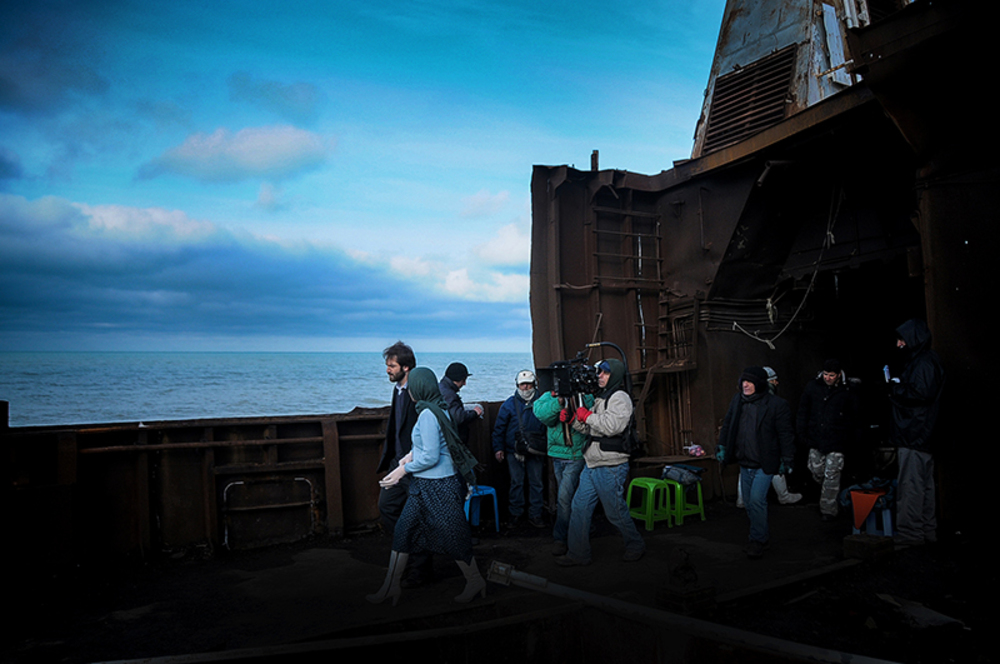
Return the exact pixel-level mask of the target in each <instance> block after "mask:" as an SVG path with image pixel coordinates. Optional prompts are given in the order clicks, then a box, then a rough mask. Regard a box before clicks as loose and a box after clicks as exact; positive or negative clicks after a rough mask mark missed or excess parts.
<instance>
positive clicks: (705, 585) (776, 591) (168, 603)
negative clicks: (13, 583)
mask: <svg viewBox="0 0 1000 664" xmlns="http://www.w3.org/2000/svg"><path fill="white" fill-rule="evenodd" d="M707 512H708V519H707V521H705V522H701V521H700V520H698V519H697V517H693V518H692V517H689V518H688V519H687V520H685V523H684V525H682V526H679V527H676V526H675V527H673V528H667V527H666V526H665V525H663V524H658V526H657V528H656V530H655V531H654V532H653V533H648V532H646V531H645V530H642V527H641V525H640V532H642V533H643V534H644V537H645V538H646V542H647V551H646V555H645V556H644V558H643V559H642V560H641V561H639V562H637V563H624V562H622V561H621V554H622V544H621V539H620V537H619V536H618V534H617V532H616V531H615V530H614V529H613V528H612V527H611V526H609V525H608V524H607V522H605V521H604V520H603V519H602V518H599V519H597V520H596V522H597V531H596V533H595V536H594V537H593V538H592V541H593V545H594V552H593V553H594V562H593V564H591V565H590V566H587V567H575V568H562V567H559V566H558V565H556V564H555V563H554V558H553V556H552V555H551V543H552V541H551V536H550V532H549V531H548V530H544V531H543V530H536V529H533V528H531V527H530V526H527V525H525V526H522V527H520V528H517V529H514V530H504V529H502V531H501V533H500V534H496V533H495V532H493V530H492V524H490V528H489V529H487V528H483V527H480V528H478V529H476V534H477V536H478V537H479V542H478V544H477V545H476V547H475V553H476V558H477V561H478V562H479V564H480V567H481V569H482V570H483V572H484V574H485V572H486V570H487V568H488V566H489V564H490V562H491V561H493V560H498V561H502V562H505V563H508V564H511V565H513V566H514V567H515V568H516V569H517V570H519V571H524V572H528V573H530V574H534V575H538V576H541V577H545V578H546V579H548V580H549V581H551V582H552V583H556V584H560V585H562V586H568V587H572V588H578V589H581V590H585V591H589V592H591V593H596V594H599V595H604V596H614V597H616V598H618V599H622V600H625V601H628V602H634V603H636V604H640V605H644V606H649V607H657V606H659V607H661V608H662V607H663V606H664V605H663V598H664V597H665V596H666V589H667V588H668V587H670V586H671V573H672V572H676V573H675V574H674V575H673V577H674V582H675V583H674V587H676V581H677V579H678V577H680V576H685V577H686V578H687V579H688V582H689V585H688V586H687V587H688V588H691V587H698V588H701V589H711V590H713V591H714V595H715V597H716V604H715V606H714V608H712V607H709V608H704V609H701V610H699V611H697V612H696V613H695V614H694V615H696V616H697V617H699V618H704V619H706V620H710V621H715V622H718V623H720V624H726V625H731V626H735V627H740V628H743V629H748V630H751V631H755V632H759V633H764V634H769V635H773V636H777V637H780V638H783V639H788V640H793V641H796V642H800V643H808V644H811V645H818V646H822V647H824V648H830V649H834V650H843V651H846V652H853V653H857V654H864V655H868V656H870V657H880V658H885V659H892V660H896V661H907V662H942V661H962V662H964V661H973V662H980V661H982V662H985V661H992V659H991V658H992V656H993V655H992V653H991V652H990V650H989V649H987V648H986V647H985V646H986V644H987V643H988V636H987V633H988V632H987V630H988V629H989V628H990V626H991V622H992V616H993V615H995V614H994V613H993V610H992V609H990V608H989V607H991V606H992V599H993V597H995V592H996V589H997V584H996V571H995V566H992V565H989V564H988V561H987V559H986V557H985V555H984V554H983V548H984V547H979V546H976V543H975V542H973V541H970V540H969V539H968V538H965V537H963V536H962V535H961V534H954V533H953V534H951V535H950V536H943V537H942V541H941V542H939V543H937V544H934V545H929V546H924V547H916V548H910V549H903V550H897V551H895V552H894V553H891V554H889V556H888V557H887V558H885V559H883V560H881V561H879V562H863V563H858V564H851V563H845V561H844V558H843V550H844V537H845V535H847V534H849V532H850V524H849V523H848V522H847V521H842V522H834V523H825V522H822V521H821V520H820V518H819V513H818V509H817V507H816V505H815V504H812V505H809V504H807V505H795V506H779V505H772V506H771V511H770V514H771V531H772V532H771V539H772V543H771V547H770V548H769V550H768V551H767V552H766V553H765V556H764V558H763V559H762V560H758V561H751V560H748V559H747V558H746V556H745V555H744V553H743V546H744V543H745V538H746V535H747V529H748V528H747V520H746V517H745V515H744V513H743V511H742V510H740V509H738V508H736V507H735V506H733V505H731V504H725V503H715V504H712V505H709V506H708V510H707ZM388 553H389V540H388V538H387V537H385V536H383V535H381V534H379V533H373V534H366V535H352V536H348V537H345V538H340V539H333V538H324V539H314V540H310V541H307V542H301V543H298V544H295V545H287V546H277V547H271V548H268V549H264V550H257V551H242V552H222V553H218V554H216V555H214V556H202V557H199V556H197V555H195V554H192V553H191V552H188V553H187V554H186V555H184V556H183V557H178V558H177V559H174V560H160V561H157V562H154V563H150V564H146V565H138V566H132V567H118V568H117V569H114V570H109V569H96V568H92V567H88V566H81V567H78V568H76V569H75V570H72V571H67V572H60V573H59V574H57V575H55V576H54V577H53V578H51V579H48V580H45V581H43V582H41V583H40V584H33V585H32V590H30V591H29V592H27V593H25V594H23V595H20V596H18V597H16V598H15V601H14V606H15V611H16V614H15V617H14V618H13V619H11V620H10V621H8V629H9V630H10V631H9V632H7V634H8V635H7V637H6V638H5V639H4V643H3V649H2V659H3V661H9V662H42V661H45V662H93V661H107V660H117V659H128V658H140V657H159V656H167V655H190V654H195V653H211V652H215V653H218V652H220V651H225V650H231V649H241V648H257V647H263V646H272V645H282V644H293V643H301V642H307V641H315V640H319V639H336V638H343V637H348V636H357V635H361V634H372V633H379V632H380V631H381V630H384V631H385V632H390V631H400V630H406V629H413V625H424V626H427V627H428V628H430V627H433V626H437V625H447V624H450V623H454V622H456V621H459V620H461V619H462V616H466V615H473V614H474V613H475V612H476V611H477V610H480V611H481V610H482V609H483V607H484V606H485V607H490V606H491V605H492V606H493V607H496V606H498V605H503V607H504V610H505V611H507V612H510V611H517V610H523V611H529V610H537V609H538V608H539V607H546V606H554V607H555V606H558V605H559V603H560V602H563V603H565V602H566V600H556V599H552V598H549V597H542V596H539V594H538V593H537V592H536V591H533V590H528V589H524V588H518V587H514V586H509V587H504V586H499V585H495V584H490V585H489V590H488V593H489V594H488V597H487V598H486V599H485V600H482V599H477V600H475V601H474V602H473V603H472V604H471V605H467V606H462V605H457V604H455V603H454V602H453V601H452V597H453V596H454V595H456V594H458V593H459V592H460V591H461V589H462V587H463V579H462V577H461V576H460V574H459V571H458V568H457V567H456V566H455V565H454V564H453V563H451V562H449V561H446V560H441V559H438V560H437V561H436V566H435V568H436V574H437V579H436V580H435V581H434V582H433V583H431V584H429V585H427V586H425V587H421V588H417V589H412V590H404V592H403V596H402V598H401V599H400V602H399V605H398V606H396V607H392V606H390V605H389V604H388V603H387V604H385V605H380V606H372V605H369V604H368V603H367V602H365V600H364V596H365V594H367V593H370V592H374V591H375V590H376V589H377V588H378V587H379V585H380V584H381V581H382V578H383V576H384V573H385V567H384V566H385V565H386V564H387V560H388ZM685 558H686V559H687V561H688V562H689V564H690V566H691V567H690V568H688V569H682V570H679V571H678V566H679V565H680V564H681V563H682V561H683V560H684V559H685ZM691 572H693V575H692V574H691ZM692 583H693V585H692ZM40 586H48V587H44V588H43V587H40ZM893 600H894V601H895V604H894V601H893ZM908 602H919V603H921V604H922V605H924V606H926V607H927V608H929V609H932V610H934V611H936V612H938V613H940V614H944V615H945V616H948V617H950V618H953V619H955V620H958V621H961V622H962V623H963V625H959V624H951V625H944V626H936V627H923V628H918V627H915V626H914V625H913V623H912V620H911V619H910V618H907V617H906V615H905V611H904V609H903V608H899V607H898V606H896V604H902V605H904V606H909V607H910V609H911V613H912V609H913V608H914V607H912V605H907V603H908ZM520 607H523V608H520ZM404 625H405V626H404ZM483 647H484V648H485V647H488V644H483Z"/></svg>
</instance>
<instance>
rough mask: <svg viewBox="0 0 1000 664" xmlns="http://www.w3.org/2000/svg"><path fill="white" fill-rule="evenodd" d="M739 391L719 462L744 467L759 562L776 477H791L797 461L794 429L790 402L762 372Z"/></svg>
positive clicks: (745, 377) (746, 374)
mask: <svg viewBox="0 0 1000 664" xmlns="http://www.w3.org/2000/svg"><path fill="white" fill-rule="evenodd" d="M738 387H739V392H737V394H736V396H734V397H733V400H732V401H731V402H730V403H729V410H728V411H727V412H726V417H725V419H724V420H723V422H722V431H721V432H720V434H719V444H718V446H717V447H716V448H715V457H716V459H718V461H719V463H722V464H725V463H726V462H727V461H736V463H738V464H739V465H740V482H741V484H742V487H743V503H744V504H745V505H746V509H747V516H748V517H750V542H749V545H748V546H747V549H746V553H747V557H749V558H760V557H761V556H762V555H763V553H764V547H765V546H767V544H768V540H769V539H770V531H769V530H768V526H767V491H768V489H770V487H771V479H772V477H773V476H774V475H775V474H776V473H787V472H788V471H789V470H790V469H791V467H792V460H793V459H794V456H795V430H794V428H793V426H792V411H791V408H789V406H788V402H787V401H785V400H784V399H782V398H781V397H779V396H777V395H775V394H771V393H770V391H769V390H768V389H767V372H766V371H764V369H763V367H749V368H748V369H745V370H744V371H743V374H742V375H741V376H740V382H739V386H738Z"/></svg>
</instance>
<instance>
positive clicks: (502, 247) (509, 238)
mask: <svg viewBox="0 0 1000 664" xmlns="http://www.w3.org/2000/svg"><path fill="white" fill-rule="evenodd" d="M474 251H475V253H476V255H477V256H479V258H480V259H481V260H482V261H483V262H485V263H487V264H490V265H527V264H528V262H529V261H530V260H531V237H530V236H529V235H528V233H526V232H524V231H522V230H521V226H520V225H519V224H516V223H514V224H508V225H506V226H503V227H502V228H500V229H499V230H498V231H497V234H496V235H495V236H494V237H493V238H491V239H490V240H489V241H488V242H486V243H484V244H481V245H479V246H478V247H476V248H475V250H474Z"/></svg>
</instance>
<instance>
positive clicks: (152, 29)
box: [0, 0, 725, 352]
mask: <svg viewBox="0 0 1000 664" xmlns="http://www.w3.org/2000/svg"><path fill="white" fill-rule="evenodd" d="M724 4H725V3H724V0H700V1H698V2H689V1H684V2H681V1H678V0H651V1H649V2H644V3H622V4H621V5H616V4H613V3H612V4H608V3H603V2H602V3H598V2H592V1H590V0H578V1H576V2H573V3H569V2H549V3H539V2H535V1H530V2H529V1H527V0H523V1H522V0H511V1H506V0H505V1H501V2H493V3H483V2H474V1H466V0H452V1H440V2H438V1H429V0H410V1H409V2H392V1H387V2H381V3H364V2H362V3H358V2H352V3H345V2H339V1H338V0H324V1H323V2H288V3H283V4H280V5H279V4H276V3H263V2H253V1H241V2H231V1H225V0H222V1H220V0H215V1H213V2H204V1H202V2H197V3H195V2H190V1H189V0H175V1H171V2H150V1H149V0H145V1H142V2H132V1H122V2H114V1H107V2H101V1H95V2H90V1H88V0H71V1H66V2H49V1H45V0H32V1H30V2H8V3H2V7H0V350H234V351H255V350H261V351H296V350H301V351H335V350H344V351H364V350H373V349H375V350H380V349H381V348H382V347H384V346H386V345H388V344H390V343H392V342H393V341H395V340H396V339H398V338H402V339H405V340H406V341H407V342H408V343H411V345H414V347H415V348H416V347H418V346H419V348H421V349H423V350H426V351H434V352H446V351H449V350H456V351H463V352H470V351H491V352H497V351H512V352H529V351H530V343H531V342H530V338H531V323H530V317H529V311H528V271H529V252H530V241H529V237H530V224H531V211H530V202H531V192H530V178H531V169H532V166H533V165H536V164H544V165H559V164H570V165H577V166H578V167H580V168H589V167H590V155H591V152H592V151H593V150H595V149H596V150H599V151H600V167H601V168H602V169H605V168H618V169H623V170H629V171H633V172H639V173H658V172H660V171H662V170H666V169H669V168H670V167H671V164H672V162H673V161H674V160H677V159H685V158H687V157H689V156H690V152H691V147H692V143H693V134H694V128H695V123H696V122H697V119H698V115H699V114H700V112H701V103H702V99H703V95H704V89H705V86H706V84H707V82H708V74H709V70H710V68H711V62H712V55H713V52H714V48H715V42H716V38H717V35H718V30H719V25H720V23H721V20H722V12H723V8H724Z"/></svg>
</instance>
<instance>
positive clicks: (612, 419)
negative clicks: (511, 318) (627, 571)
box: [556, 359, 646, 566]
mask: <svg viewBox="0 0 1000 664" xmlns="http://www.w3.org/2000/svg"><path fill="white" fill-rule="evenodd" d="M625 377H626V376H625V365H624V364H623V363H622V362H621V361H620V360H617V359H610V360H604V361H602V362H601V363H600V364H598V365H597V381H598V385H599V387H600V389H601V392H600V393H599V394H598V395H597V399H596V400H595V401H594V409H593V411H591V410H589V409H587V408H586V407H584V406H580V407H579V408H577V410H576V413H575V414H574V415H575V421H574V422H573V428H574V429H576V430H577V431H579V432H580V433H583V434H585V435H587V436H588V437H589V439H590V440H589V442H588V443H587V446H586V448H585V450H584V452H583V459H584V462H585V467H584V469H583V471H582V472H581V473H580V485H579V486H578V487H577V489H576V495H574V496H573V504H572V508H571V516H570V525H569V551H567V553H566V555H564V556H560V557H558V558H556V562H557V563H558V564H560V565H564V566H571V565H589V564H590V561H591V558H590V520H591V517H592V516H593V513H594V508H595V507H596V506H597V501H598V500H600V501H601V505H602V506H603V507H604V513H605V515H606V516H607V517H608V521H610V522H611V523H612V524H613V525H614V526H615V527H616V528H617V529H618V531H619V532H620V533H621V536H622V539H623V540H624V542H625V555H624V556H623V558H622V559H623V560H624V561H625V562H634V561H636V560H639V559H640V558H642V554H643V553H644V552H645V550H646V544H645V542H643V540H642V536H641V535H640V534H639V531H638V530H637V529H636V527H635V523H634V522H633V521H632V517H631V516H630V515H629V510H628V505H627V504H626V502H625V497H624V495H623V492H624V488H625V481H626V480H627V479H628V458H629V455H628V451H627V447H628V445H627V438H628V435H629V424H630V422H631V419H632V411H633V407H632V397H631V395H629V393H628V392H627V391H626V388H625Z"/></svg>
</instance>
